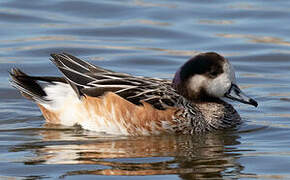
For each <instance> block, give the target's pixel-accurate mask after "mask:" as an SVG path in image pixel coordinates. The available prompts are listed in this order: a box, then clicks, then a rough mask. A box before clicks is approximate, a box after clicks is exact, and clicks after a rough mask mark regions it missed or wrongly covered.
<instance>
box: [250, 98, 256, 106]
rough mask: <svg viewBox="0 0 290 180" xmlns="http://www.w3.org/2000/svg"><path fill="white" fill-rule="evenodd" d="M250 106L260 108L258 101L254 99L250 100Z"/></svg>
mask: <svg viewBox="0 0 290 180" xmlns="http://www.w3.org/2000/svg"><path fill="white" fill-rule="evenodd" d="M249 104H251V105H253V106H255V107H258V103H257V101H255V100H254V99H250V100H249Z"/></svg>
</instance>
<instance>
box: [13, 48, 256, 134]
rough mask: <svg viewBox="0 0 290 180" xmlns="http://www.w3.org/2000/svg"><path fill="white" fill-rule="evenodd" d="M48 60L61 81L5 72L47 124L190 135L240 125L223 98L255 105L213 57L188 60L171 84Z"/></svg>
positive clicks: (64, 59) (56, 57)
mask: <svg viewBox="0 0 290 180" xmlns="http://www.w3.org/2000/svg"><path fill="white" fill-rule="evenodd" d="M51 57H52V58H51V61H52V62H53V63H54V64H55V65H56V67H57V68H58V69H59V70H60V71H61V72H62V74H63V75H64V77H43V76H29V75H27V74H25V73H23V72H22V71H21V70H19V69H17V68H13V69H12V70H11V72H10V75H11V85H12V86H13V87H15V88H17V89H18V90H19V91H20V92H21V94H22V95H23V96H24V97H26V98H28V99H30V100H32V101H34V102H35V103H36V104H37V105H38V106H39V108H40V110H41V111H42V114H43V116H44V118H45V119H46V122H47V123H53V124H62V125H67V126H73V125H80V126H81V127H82V128H83V129H86V130H92V131H98V132H104V133H108V134H117V135H157V134H163V133H178V134H194V133H200V132H206V131H214V130H222V129H226V128H233V127H236V126H237V125H238V124H240V122H241V118H240V116H239V114H238V113H237V111H236V110H235V109H234V108H233V106H232V105H230V104H229V103H227V102H226V101H224V100H222V99H221V98H223V97H225V98H229V99H232V100H236V101H239V102H242V103H245V104H250V105H253V106H256V107H257V105H258V103H257V102H256V101H255V100H253V99H252V98H250V97H248V96H247V95H245V94H244V93H243V92H242V91H241V89H240V88H239V87H238V86H237V84H236V79H235V72H234V69H233V67H232V65H231V64H230V63H229V61H228V60H227V59H226V58H224V57H223V56H221V55H219V54H217V53H215V52H207V53H200V54H198V55H196V56H194V57H192V58H191V59H189V60H188V61H187V62H185V64H183V65H182V66H181V67H180V68H179V69H178V70H177V72H176V73H175V76H174V79H173V81H169V80H164V79H158V78H148V77H139V76H132V75H129V74H126V73H118V72H114V71H111V70H107V69H103V68H100V67H97V66H95V65H92V64H90V63H88V62H85V61H83V60H81V59H79V58H77V57H74V56H72V55H70V54H67V53H61V54H51ZM39 82H41V84H40V83H39Z"/></svg>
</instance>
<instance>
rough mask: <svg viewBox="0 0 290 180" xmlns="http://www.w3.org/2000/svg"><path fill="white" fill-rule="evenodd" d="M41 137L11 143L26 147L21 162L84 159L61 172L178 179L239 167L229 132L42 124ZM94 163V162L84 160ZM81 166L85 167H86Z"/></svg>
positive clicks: (234, 140) (216, 174)
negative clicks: (116, 131)
mask: <svg viewBox="0 0 290 180" xmlns="http://www.w3.org/2000/svg"><path fill="white" fill-rule="evenodd" d="M39 134H40V135H41V136H42V140H41V141H38V142H32V143H29V144H22V145H19V146H16V147H14V149H13V151H32V152H33V153H34V157H33V158H32V159H30V160H25V162H24V163H25V164H29V165H33V164H57V165H61V164H64V165H66V166H68V165H74V164H78V165H84V168H82V170H74V171H68V172H66V173H64V174H63V175H62V177H65V176H73V175H129V176H131V175H134V176H138V175H162V174H175V175H179V177H181V178H182V179H192V178H207V177H224V176H225V175H227V176H230V177H236V176H237V175H238V174H240V173H241V170H242V169H243V167H242V166H241V165H240V164H239V163H238V162H237V161H236V159H237V158H238V157H239V155H240V154H239V151H238V149H236V147H235V145H237V144H239V141H238V140H237V139H238V138H239V136H238V135H236V134H234V133H231V132H219V133H209V134H204V135H191V136H188V135H186V136H185V135H179V136H176V135H175V136H168V135H166V136H165V135H164V136H140V137H125V136H123V137H110V136H107V135H102V136H100V135H96V134H94V133H92V132H87V131H82V130H76V129H67V130H64V129H58V128H55V127H51V126H46V127H44V128H43V129H42V130H41V131H39ZM87 165H97V166H93V168H95V169H92V166H87ZM86 168H87V169H86Z"/></svg>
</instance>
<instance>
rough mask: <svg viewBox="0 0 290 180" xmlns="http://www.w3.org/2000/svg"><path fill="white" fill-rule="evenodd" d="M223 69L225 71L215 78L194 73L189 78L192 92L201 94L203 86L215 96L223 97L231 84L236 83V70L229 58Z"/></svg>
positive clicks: (189, 86)
mask: <svg viewBox="0 0 290 180" xmlns="http://www.w3.org/2000/svg"><path fill="white" fill-rule="evenodd" d="M223 70H224V72H223V73H222V74H220V75H219V76H217V77H216V78H214V79H211V78H209V77H207V76H204V75H194V76H193V77H191V78H190V79H189V85H188V88H189V90H190V91H191V93H194V94H199V91H200V90H201V89H202V88H203V89H204V90H206V92H207V93H208V94H209V95H211V96H213V97H223V96H224V94H225V93H226V92H227V91H228V90H229V89H230V87H231V84H232V83H234V84H235V83H236V78H235V71H234V69H233V67H232V66H231V64H230V63H229V62H228V61H227V60H226V61H225V63H224V65H223Z"/></svg>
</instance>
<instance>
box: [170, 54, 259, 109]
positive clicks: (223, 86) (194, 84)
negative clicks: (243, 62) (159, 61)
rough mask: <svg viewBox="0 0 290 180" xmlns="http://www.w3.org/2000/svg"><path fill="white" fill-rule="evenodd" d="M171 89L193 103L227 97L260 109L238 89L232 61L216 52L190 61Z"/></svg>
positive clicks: (175, 78) (195, 57) (183, 66)
mask: <svg viewBox="0 0 290 180" xmlns="http://www.w3.org/2000/svg"><path fill="white" fill-rule="evenodd" d="M172 86H173V87H174V88H175V89H176V90H177V91H178V92H179V93H180V94H181V95H183V96H184V97H186V98H188V99H190V100H196V101H206V100H208V99H216V98H222V97H226V98H229V99H232V100H236V101H239V102H242V103H245V104H251V105H253V106H255V107H257V106H258V103H257V102H256V101H255V100H253V99H252V98H250V97H248V96H247V95H246V94H244V93H243V92H242V91H241V89H240V88H239V87H238V86H237V84H236V77H235V72H234V69H233V67H232V65H231V64H230V63H229V61H228V60H227V59H225V58H224V57H223V56H221V55H219V54H217V53H215V52H207V53H200V54H198V55H196V56H194V57H192V58H191V59H189V60H188V61H187V62H186V63H185V64H184V65H182V66H181V68H180V69H179V70H178V71H177V72H176V74H175V77H174V79H173V82H172Z"/></svg>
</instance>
